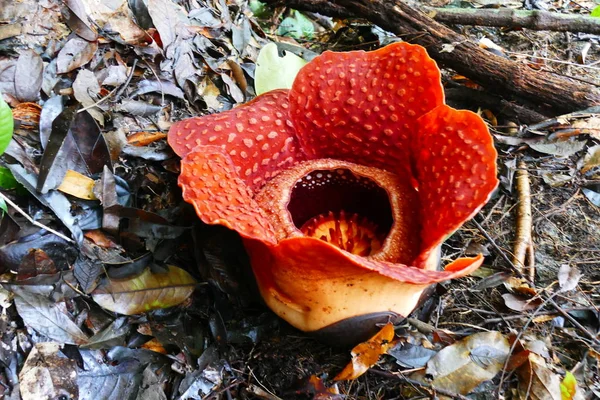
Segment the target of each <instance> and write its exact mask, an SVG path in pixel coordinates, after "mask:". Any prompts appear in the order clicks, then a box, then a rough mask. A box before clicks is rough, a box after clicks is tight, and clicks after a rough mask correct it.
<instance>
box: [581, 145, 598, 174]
mask: <svg viewBox="0 0 600 400" xmlns="http://www.w3.org/2000/svg"><path fill="white" fill-rule="evenodd" d="M599 165H600V144H599V145H596V146H592V147H590V148H589V149H588V150H587V153H586V154H585V157H584V158H583V167H582V168H581V173H582V174H585V173H586V172H588V171H589V170H591V169H592V168H596V167H597V166H599Z"/></svg>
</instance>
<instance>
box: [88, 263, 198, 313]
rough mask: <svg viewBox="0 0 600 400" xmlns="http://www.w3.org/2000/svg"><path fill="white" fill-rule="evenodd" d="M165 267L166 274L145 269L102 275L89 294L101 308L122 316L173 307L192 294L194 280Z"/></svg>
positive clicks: (184, 272) (176, 270) (177, 270)
mask: <svg viewBox="0 0 600 400" xmlns="http://www.w3.org/2000/svg"><path fill="white" fill-rule="evenodd" d="M168 268H169V270H168V272H166V273H152V272H151V271H150V270H149V269H145V270H144V271H143V272H142V273H141V274H140V275H138V276H136V277H132V278H125V279H108V278H106V279H105V280H104V281H103V282H102V284H100V286H98V288H96V290H94V292H93V293H92V297H93V299H94V301H95V302H96V303H98V304H99V305H100V306H101V307H103V308H105V309H107V310H110V311H114V312H118V313H120V314H125V315H132V314H139V313H142V312H146V311H150V310H156V309H158V308H167V307H172V306H176V305H178V304H180V303H182V302H183V301H185V299H187V298H188V297H189V296H190V295H191V294H192V292H193V291H194V287H195V286H196V281H195V280H194V278H193V277H192V276H191V275H190V274H189V273H187V272H186V271H185V270H183V269H181V268H177V267H174V266H172V265H169V266H168Z"/></svg>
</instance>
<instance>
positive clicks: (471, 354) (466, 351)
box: [411, 332, 510, 394]
mask: <svg viewBox="0 0 600 400" xmlns="http://www.w3.org/2000/svg"><path fill="white" fill-rule="evenodd" d="M509 348H510V346H509V343H508V340H507V339H506V338H505V337H504V336H503V335H502V334H501V333H500V332H482V333H476V334H474V335H471V336H468V337H466V338H464V339H463V340H460V341H458V342H456V343H454V344H453V345H452V346H448V347H446V348H444V349H442V350H441V351H440V352H439V353H438V354H436V355H435V356H434V357H433V358H432V359H431V360H429V362H428V363H427V370H426V371H425V374H427V375H430V376H432V377H433V380H432V381H431V385H432V386H433V387H437V388H443V389H446V390H449V391H451V392H453V393H460V394H467V393H470V392H471V391H472V390H473V389H475V388H476V387H477V386H479V385H480V384H481V383H482V382H484V381H487V380H490V379H493V378H494V376H496V374H497V373H498V372H500V371H501V370H502V367H503V366H504V362H505V361H506V357H508V353H509ZM411 377H412V375H411ZM415 377H416V378H417V379H422V378H420V377H419V375H416V376H415Z"/></svg>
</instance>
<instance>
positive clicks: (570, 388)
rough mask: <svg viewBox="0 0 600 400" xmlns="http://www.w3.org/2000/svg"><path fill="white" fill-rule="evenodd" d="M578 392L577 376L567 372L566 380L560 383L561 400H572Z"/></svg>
mask: <svg viewBox="0 0 600 400" xmlns="http://www.w3.org/2000/svg"><path fill="white" fill-rule="evenodd" d="M576 392H577V380H576V379H575V376H574V375H573V374H572V373H570V372H569V371H567V373H566V374H565V379H563V381H562V382H561V383H560V394H561V400H572V399H573V398H574V397H575V393H576Z"/></svg>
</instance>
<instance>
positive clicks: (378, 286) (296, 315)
mask: <svg viewBox="0 0 600 400" xmlns="http://www.w3.org/2000/svg"><path fill="white" fill-rule="evenodd" d="M350 285H351V286H350ZM302 286H304V287H305V289H306V290H308V291H311V292H312V296H311V297H312V299H313V301H311V300H309V301H308V303H307V304H306V303H305V306H304V307H300V306H298V305H297V304H295V303H294V302H293V301H291V299H290V298H289V297H287V296H285V295H283V294H282V293H279V292H278V291H277V289H275V288H273V287H271V288H267V289H266V290H265V292H266V293H265V292H262V293H261V294H262V296H263V298H264V299H265V301H266V302H267V305H268V306H269V307H270V308H271V309H272V310H273V311H274V312H275V314H277V315H278V316H280V317H281V318H283V319H285V320H286V321H287V322H289V323H290V324H291V325H292V326H294V327H296V328H298V329H300V330H303V331H305V332H312V331H317V330H319V329H322V328H325V327H327V326H329V325H331V324H334V323H337V322H340V321H342V320H345V319H347V318H352V317H356V316H360V315H365V314H370V313H375V312H382V311H392V312H395V313H396V314H399V315H401V316H407V315H408V314H410V313H411V312H412V310H413V309H414V308H415V307H416V306H417V303H418V302H419V298H420V297H421V293H423V291H424V290H425V289H426V288H427V286H429V285H422V286H420V285H411V284H408V283H404V282H398V281H395V280H392V279H390V278H387V277H385V276H382V275H379V274H378V273H373V272H371V273H368V274H365V275H364V276H357V277H355V278H346V279H343V280H336V279H331V280H327V281H321V282H320V283H319V284H318V285H312V284H309V283H308V282H307V283H306V285H304V284H302V283H300V282H298V280H297V279H296V283H295V286H294V287H302ZM288 294H291V293H288ZM292 295H293V294H292Z"/></svg>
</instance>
